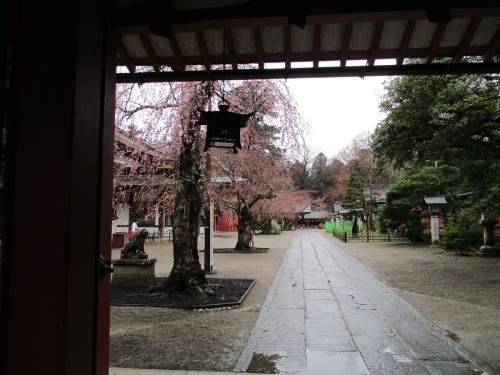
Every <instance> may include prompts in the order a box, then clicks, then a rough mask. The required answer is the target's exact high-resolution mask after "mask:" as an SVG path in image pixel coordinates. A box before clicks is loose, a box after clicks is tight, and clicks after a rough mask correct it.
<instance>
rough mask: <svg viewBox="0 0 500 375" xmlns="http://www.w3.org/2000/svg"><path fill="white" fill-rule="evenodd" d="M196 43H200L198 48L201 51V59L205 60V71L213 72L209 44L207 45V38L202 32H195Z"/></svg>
mask: <svg viewBox="0 0 500 375" xmlns="http://www.w3.org/2000/svg"><path fill="white" fill-rule="evenodd" d="M195 35H196V41H197V42H198V47H199V49H200V53H201V58H202V59H203V65H204V66H205V70H207V71H210V70H212V63H211V62H210V57H209V56H208V50H207V44H206V43H205V37H204V36H203V32H202V31H195Z"/></svg>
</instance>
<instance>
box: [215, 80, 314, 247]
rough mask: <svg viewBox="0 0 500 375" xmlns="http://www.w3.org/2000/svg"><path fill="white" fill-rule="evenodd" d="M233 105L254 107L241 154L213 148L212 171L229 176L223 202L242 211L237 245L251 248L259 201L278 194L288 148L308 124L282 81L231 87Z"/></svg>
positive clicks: (222, 189) (286, 167)
mask: <svg viewBox="0 0 500 375" xmlns="http://www.w3.org/2000/svg"><path fill="white" fill-rule="evenodd" d="M230 101H231V104H232V107H233V108H234V109H233V110H234V111H235V112H239V113H248V112H255V115H254V116H253V117H252V118H251V119H250V120H249V124H248V126H247V127H246V128H244V129H243V130H242V134H241V138H242V145H243V148H242V150H240V151H239V152H238V154H236V155H234V154H230V153H228V152H220V151H216V150H214V151H212V152H213V153H214V158H213V159H212V160H213V163H214V171H216V172H217V173H219V174H220V175H221V176H224V177H225V183H224V184H223V185H222V186H220V188H218V189H216V188H213V189H212V190H213V191H214V192H215V193H216V194H217V197H216V199H217V201H218V202H219V204H220V205H221V206H223V207H225V208H227V209H232V210H234V212H236V214H237V216H238V223H239V224H238V240H237V243H236V245H235V249H237V250H247V249H249V248H250V245H249V244H250V241H251V238H252V230H253V228H254V225H255V222H256V216H255V214H254V212H255V210H256V207H257V206H256V204H257V203H258V202H260V201H261V200H266V199H272V198H274V197H276V196H277V195H278V194H279V193H280V192H281V191H282V189H283V187H284V186H287V185H285V184H283V183H282V181H283V180H284V179H286V178H289V177H287V176H290V173H289V165H288V163H286V160H287V150H289V149H291V148H294V147H297V146H298V144H299V143H300V140H301V136H302V134H303V131H304V129H306V126H307V125H306V124H305V123H304V122H303V120H302V118H301V117H300V114H299V112H298V108H297V105H296V104H295V102H294V100H293V98H292V97H291V96H290V94H289V92H288V89H287V87H286V85H285V84H284V83H283V82H280V81H266V80H263V81H247V82H243V83H242V84H241V85H239V86H237V87H235V88H234V89H233V90H232V91H231V92H230Z"/></svg>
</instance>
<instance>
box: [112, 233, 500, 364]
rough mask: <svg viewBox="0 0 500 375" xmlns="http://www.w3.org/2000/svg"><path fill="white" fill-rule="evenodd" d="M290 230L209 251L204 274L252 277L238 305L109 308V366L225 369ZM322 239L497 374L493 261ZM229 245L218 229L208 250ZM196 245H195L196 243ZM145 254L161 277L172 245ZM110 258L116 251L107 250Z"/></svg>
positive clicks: (499, 297)
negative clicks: (246, 246) (252, 245)
mask: <svg viewBox="0 0 500 375" xmlns="http://www.w3.org/2000/svg"><path fill="white" fill-rule="evenodd" d="M293 235H294V232H283V233H282V234H281V235H279V236H256V246H262V247H269V248H270V251H269V252H268V253H253V254H252V253H250V254H231V253H223V254H220V253H216V254H214V270H216V271H217V272H216V273H215V274H214V275H211V276H209V277H217V278H245V279H246V278H249V279H256V283H255V285H254V287H253V288H252V290H251V291H250V293H249V294H248V296H247V297H246V299H245V300H244V302H243V304H242V305H241V306H240V307H239V308H233V309H229V310H228V309H225V310H210V311H198V310H180V309H170V308H154V307H117V306H112V307H111V345H110V352H111V353H110V365H111V366H112V367H132V368H156V369H171V370H175V369H182V370H205V371H233V369H234V366H235V365H236V362H237V361H238V358H239V356H240V353H241V351H242V350H243V348H244V347H245V345H246V343H247V341H248V338H249V336H250V333H251V331H252V329H253V326H254V325H255V322H256V320H257V318H258V315H259V311H260V308H261V306H262V304H263V303H264V300H265V298H266V295H267V291H268V290H269V288H270V286H271V283H272V282H273V280H274V276H275V274H276V271H277V270H278V268H279V266H280V264H281V261H282V259H283V255H284V254H285V252H286V249H287V247H288V244H289V243H290V241H291V239H292V237H293ZM325 236H327V237H328V238H329V239H330V240H331V241H332V243H334V244H336V245H337V246H339V247H340V248H341V249H342V250H343V251H345V252H346V253H347V254H349V255H350V256H353V257H355V258H356V259H358V260H359V261H360V262H361V263H362V264H364V265H365V266H366V267H368V268H369V269H370V270H371V272H372V273H374V274H375V275H376V276H377V277H378V278H379V279H380V280H382V281H383V282H385V283H386V284H387V285H388V286H390V287H391V288H393V290H394V291H395V292H396V293H398V294H399V295H400V296H401V297H402V298H404V299H405V300H406V301H407V302H408V303H410V304H411V305H412V306H413V307H415V308H416V309H417V310H418V311H420V312H421V313H422V314H423V315H424V316H425V317H426V318H427V319H429V320H430V321H431V322H433V323H434V324H435V325H436V326H437V327H439V328H440V329H442V330H444V331H445V332H447V334H448V336H449V337H450V338H452V339H454V340H456V341H457V342H459V343H460V344H461V345H462V346H464V347H465V348H466V349H468V350H469V351H471V352H472V353H474V354H475V355H476V356H478V357H479V358H480V359H481V360H483V361H484V362H486V363H488V364H489V365H490V366H491V367H492V368H494V369H495V370H496V371H498V373H500V355H499V354H498V353H499V352H498V348H499V347H500V293H499V288H500V272H499V271H500V258H480V257H463V256H457V255H455V254H453V253H449V252H445V251H444V250H442V249H441V248H434V247H429V246H423V245H422V246H420V245H409V244H394V243H353V244H344V243H342V242H341V241H339V240H337V239H336V238H333V237H332V236H331V235H330V236H328V235H327V234H326V233H325ZM200 239H202V238H200ZM235 244H236V234H235V233H227V232H220V233H217V234H216V236H215V239H214V247H216V248H227V247H231V246H234V245H235ZM199 246H200V249H201V248H202V246H203V241H200V244H199ZM146 251H147V252H148V254H149V257H150V258H157V259H158V263H157V264H156V276H160V277H161V276H167V275H168V272H169V271H170V268H171V267H172V258H173V256H172V244H171V243H168V242H163V243H158V242H156V243H148V244H147V246H146ZM200 256H201V257H203V253H201V254H200ZM116 258H119V250H118V249H117V250H113V259H116Z"/></svg>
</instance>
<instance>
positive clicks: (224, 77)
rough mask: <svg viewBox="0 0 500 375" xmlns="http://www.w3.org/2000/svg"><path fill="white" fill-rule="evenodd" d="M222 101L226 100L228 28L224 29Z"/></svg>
mask: <svg viewBox="0 0 500 375" xmlns="http://www.w3.org/2000/svg"><path fill="white" fill-rule="evenodd" d="M220 90H221V96H222V101H223V102H224V101H225V100H226V29H222V82H221V89H220Z"/></svg>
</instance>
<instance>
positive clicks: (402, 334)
mask: <svg viewBox="0 0 500 375" xmlns="http://www.w3.org/2000/svg"><path fill="white" fill-rule="evenodd" d="M474 363H478V362H477V361H475V359H474V358H471V356H470V354H468V353H464V352H463V351H461V352H459V348H456V347H455V346H452V343H451V341H450V340H449V339H448V338H447V337H445V336H444V335H442V333H441V332H440V331H438V330H436V329H435V328H433V327H432V326H431V325H430V324H429V323H428V322H427V321H426V320H424V319H423V318H422V317H421V316H420V315H419V314H418V313H417V312H416V310H414V309H413V308H412V307H411V306H409V305H408V304H407V303H406V302H404V301H403V300H402V299H401V298H400V297H398V296H397V295H396V294H395V293H394V292H393V291H392V290H390V289H389V288H388V287H387V286H386V285H385V284H383V283H382V282H380V281H379V280H378V279H377V278H376V277H375V276H373V275H372V274H371V273H370V272H369V271H368V270H367V268H365V267H364V266H363V265H361V264H360V263H359V262H358V261H356V260H354V259H352V258H350V257H349V256H347V255H345V254H344V253H343V252H342V251H341V250H340V249H339V248H338V247H337V246H335V245H334V244H333V242H332V241H330V240H329V239H328V238H326V237H325V236H324V235H323V234H321V233H320V232H318V231H317V230H299V231H297V233H296V235H295V237H294V239H293V241H292V242H291V244H290V247H289V249H288V251H287V253H286V255H285V258H284V260H283V263H282V265H281V267H280V269H279V271H278V273H277V275H276V278H275V280H274V282H273V285H272V286H271V289H270V290H269V294H268V296H267V299H266V301H265V303H264V306H263V308H262V310H261V313H260V316H259V319H258V321H257V324H256V325H255V328H254V330H253V331H252V334H251V337H250V340H249V343H248V345H247V347H246V348H245V350H244V351H243V353H242V356H241V357H240V360H239V361H238V364H237V366H236V368H235V369H234V371H235V372H245V370H247V369H248V371H249V372H261V371H263V370H266V371H268V373H269V372H275V373H280V374H314V375H321V374H329V375H333V374H348V375H349V374H372V375H374V374H384V375H388V374H398V375H399V374H450V375H451V374H453V375H460V374H482V373H483V371H481V370H480V369H479V368H478V366H477V365H475V364H474ZM249 365H250V367H249Z"/></svg>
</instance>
